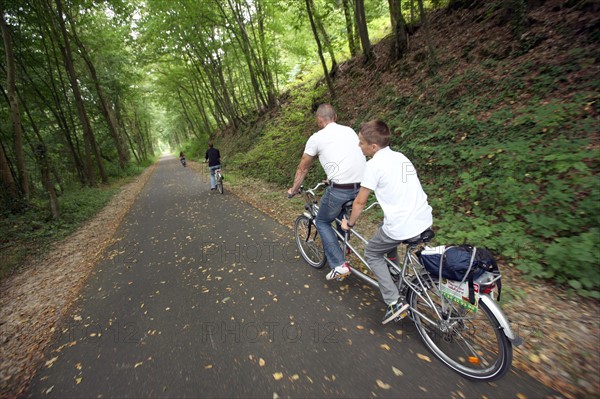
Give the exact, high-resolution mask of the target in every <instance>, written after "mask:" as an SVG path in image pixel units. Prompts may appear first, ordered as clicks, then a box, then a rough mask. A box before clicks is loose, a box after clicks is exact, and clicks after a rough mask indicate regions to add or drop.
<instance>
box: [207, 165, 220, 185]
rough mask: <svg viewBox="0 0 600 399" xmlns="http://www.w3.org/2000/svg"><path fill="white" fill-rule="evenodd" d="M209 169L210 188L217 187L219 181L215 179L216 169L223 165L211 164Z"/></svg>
mask: <svg viewBox="0 0 600 399" xmlns="http://www.w3.org/2000/svg"><path fill="white" fill-rule="evenodd" d="M208 169H210V188H211V189H213V188H216V187H217V181H216V180H215V170H217V169H221V165H215V166H209V167H208Z"/></svg>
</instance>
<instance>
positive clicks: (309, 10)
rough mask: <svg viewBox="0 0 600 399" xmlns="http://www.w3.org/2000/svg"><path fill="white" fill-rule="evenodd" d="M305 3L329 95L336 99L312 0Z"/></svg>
mask: <svg viewBox="0 0 600 399" xmlns="http://www.w3.org/2000/svg"><path fill="white" fill-rule="evenodd" d="M305 2H306V12H307V13H308V19H309V20H310V26H311V28H312V31H313V35H314V37H315V41H316V42H317V50H318V52H319V58H320V59H321V65H322V66H323V74H324V75H325V81H326V82H327V88H328V89H329V94H331V97H332V98H335V89H334V88H333V82H332V81H331V77H330V76H329V72H327V62H326V61H325V57H324V56H323V47H322V46H321V40H320V39H319V33H318V31H317V25H316V24H315V19H314V17H313V10H312V7H311V3H312V0H305Z"/></svg>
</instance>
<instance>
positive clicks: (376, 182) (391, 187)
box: [342, 120, 433, 324]
mask: <svg viewBox="0 0 600 399" xmlns="http://www.w3.org/2000/svg"><path fill="white" fill-rule="evenodd" d="M358 139H359V142H360V144H359V145H360V149H361V150H362V152H363V154H365V155H366V156H367V157H372V158H371V159H370V160H369V161H368V162H367V165H366V167H365V174H364V177H363V179H362V182H361V188H360V191H359V193H358V195H357V197H356V199H355V200H354V203H353V204H352V213H351V214H350V219H349V220H345V219H344V220H343V221H342V229H344V230H349V229H351V228H352V227H354V223H356V220H357V219H358V217H359V216H360V213H361V212H362V210H363V209H364V207H365V205H366V203H367V199H368V198H369V195H370V194H371V191H375V197H376V198H377V201H378V202H379V205H380V206H381V209H382V210H383V225H382V226H381V227H380V228H379V230H378V231H377V233H375V235H374V236H373V238H371V240H369V243H368V245H367V247H366V249H365V258H366V260H367V263H368V264H369V267H370V268H371V270H373V272H374V273H375V275H376V276H377V282H378V283H379V289H380V290H381V295H382V296H383V300H384V301H385V303H386V305H387V310H386V313H385V316H384V318H383V324H386V323H388V322H389V321H391V320H393V319H395V318H397V317H401V315H403V314H405V313H406V310H407V309H408V305H407V304H406V303H405V302H404V301H403V300H402V298H400V293H399V291H398V287H397V286H396V284H395V283H394V281H393V280H392V276H391V275H390V272H389V269H388V266H387V264H386V261H385V259H384V256H385V255H386V254H387V255H388V257H390V258H394V257H396V258H397V256H398V253H397V248H398V245H399V244H400V243H401V242H402V241H404V240H407V239H410V238H414V237H417V236H420V234H421V233H422V232H423V231H425V230H427V229H428V228H429V227H431V224H432V222H433V217H432V214H431V206H429V204H428V203H427V195H426V194H425V192H424V191H423V188H422V187H421V182H420V181H419V177H418V176H417V172H416V170H415V167H414V166H413V164H412V163H411V162H410V160H409V159H408V158H407V157H406V156H404V154H402V153H400V152H396V151H392V149H391V148H390V147H389V144H390V129H389V128H388V126H387V125H386V124H385V123H384V122H382V121H378V120H375V121H370V122H367V123H365V124H363V125H362V126H361V129H360V133H359V134H358Z"/></svg>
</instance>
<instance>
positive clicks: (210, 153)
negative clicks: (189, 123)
mask: <svg viewBox="0 0 600 399" xmlns="http://www.w3.org/2000/svg"><path fill="white" fill-rule="evenodd" d="M204 158H205V159H204V162H208V169H210V190H211V191H212V190H215V189H216V188H217V182H216V181H215V170H217V169H221V153H220V152H219V150H217V149H216V148H214V144H213V143H212V142H209V143H208V150H206V155H205V157H204Z"/></svg>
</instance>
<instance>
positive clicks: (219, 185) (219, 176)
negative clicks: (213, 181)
mask: <svg viewBox="0 0 600 399" xmlns="http://www.w3.org/2000/svg"><path fill="white" fill-rule="evenodd" d="M215 177H216V178H217V190H218V191H219V193H221V194H223V191H224V190H223V175H222V174H221V172H217V175H216V176H215Z"/></svg>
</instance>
